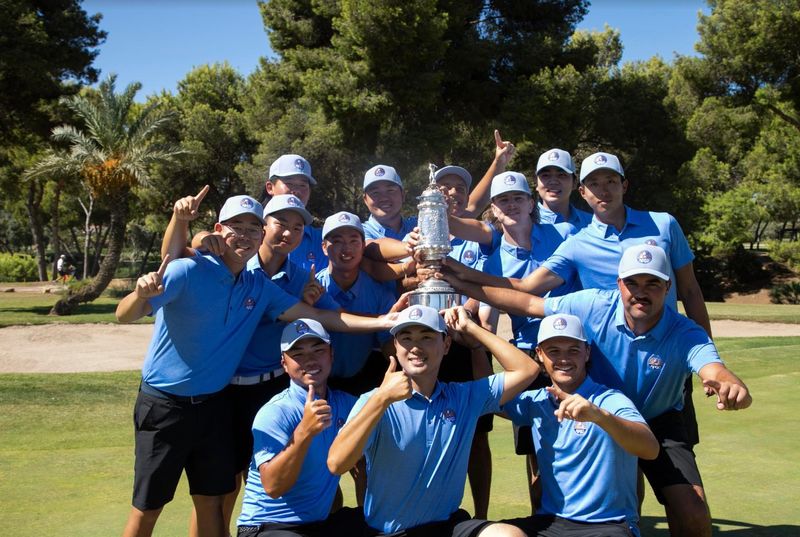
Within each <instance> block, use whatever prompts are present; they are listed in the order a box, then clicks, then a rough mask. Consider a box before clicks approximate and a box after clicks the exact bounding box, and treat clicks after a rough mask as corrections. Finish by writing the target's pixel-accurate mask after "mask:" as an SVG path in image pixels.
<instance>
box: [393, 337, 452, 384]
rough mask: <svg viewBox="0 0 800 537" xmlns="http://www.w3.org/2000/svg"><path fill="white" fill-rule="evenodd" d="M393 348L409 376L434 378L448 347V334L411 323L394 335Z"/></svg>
mask: <svg viewBox="0 0 800 537" xmlns="http://www.w3.org/2000/svg"><path fill="white" fill-rule="evenodd" d="M394 348H395V351H396V353H397V360H398V362H399V363H400V366H401V367H402V368H403V371H405V373H406V375H408V376H409V377H410V378H412V379H414V378H429V379H430V378H436V375H438V373H439V367H440V366H441V365H442V357H443V356H444V355H445V354H447V351H448V350H449V349H450V336H449V335H444V334H442V333H440V332H437V331H435V330H431V329H430V328H428V327H427V326H422V325H411V326H408V327H406V328H404V329H402V330H401V331H400V332H398V333H397V334H396V335H395V337H394Z"/></svg>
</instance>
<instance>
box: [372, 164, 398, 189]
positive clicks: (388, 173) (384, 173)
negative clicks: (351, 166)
mask: <svg viewBox="0 0 800 537" xmlns="http://www.w3.org/2000/svg"><path fill="white" fill-rule="evenodd" d="M378 181H389V182H390V183H394V184H396V185H398V186H399V187H400V188H403V180H402V179H400V176H399V175H398V174H397V170H395V169H394V168H392V167H391V166H387V165H386V164H378V165H377V166H373V167H372V168H370V169H369V170H367V173H365V174H364V190H366V189H367V187H368V186H369V185H371V184H372V183H377V182H378Z"/></svg>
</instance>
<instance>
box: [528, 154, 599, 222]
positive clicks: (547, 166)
mask: <svg viewBox="0 0 800 537" xmlns="http://www.w3.org/2000/svg"><path fill="white" fill-rule="evenodd" d="M577 187H578V178H577V177H576V176H575V164H573V162H572V155H570V154H569V153H568V152H566V151H564V150H563V149H558V148H553V149H550V150H548V151H545V152H544V153H542V154H541V155H539V161H538V162H537V163H536V193H537V194H538V195H539V222H544V223H547V224H557V223H559V222H568V223H570V224H572V225H573V226H575V229H583V228H584V227H586V226H587V225H589V223H590V222H591V221H592V215H591V214H589V213H587V212H586V211H581V210H580V209H577V208H576V207H575V206H574V205H572V203H570V201H569V197H570V194H572V191H573V190H575V189H576V188H577Z"/></svg>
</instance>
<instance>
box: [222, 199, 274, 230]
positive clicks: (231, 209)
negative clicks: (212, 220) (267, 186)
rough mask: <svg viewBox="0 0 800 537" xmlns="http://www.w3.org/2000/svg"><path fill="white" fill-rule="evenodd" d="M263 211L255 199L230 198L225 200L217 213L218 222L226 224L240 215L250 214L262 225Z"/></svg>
mask: <svg viewBox="0 0 800 537" xmlns="http://www.w3.org/2000/svg"><path fill="white" fill-rule="evenodd" d="M263 211H264V209H263V207H262V206H261V204H260V203H258V202H257V201H256V200H255V198H251V197H250V196H231V197H230V198H228V199H226V200H225V203H224V204H223V205H222V209H220V211H219V222H220V223H222V222H226V221H228V220H230V219H231V218H234V217H236V216H239V215H240V214H252V215H253V216H255V217H256V218H258V221H259V222H261V223H262V224H263V223H264V215H263V214H262V212H263Z"/></svg>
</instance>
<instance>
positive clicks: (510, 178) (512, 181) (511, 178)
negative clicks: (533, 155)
mask: <svg viewBox="0 0 800 537" xmlns="http://www.w3.org/2000/svg"><path fill="white" fill-rule="evenodd" d="M503 182H504V183H505V184H507V185H514V184H516V183H517V178H516V177H514V176H513V175H511V174H508V175H506V176H505V177H504V178H503Z"/></svg>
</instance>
